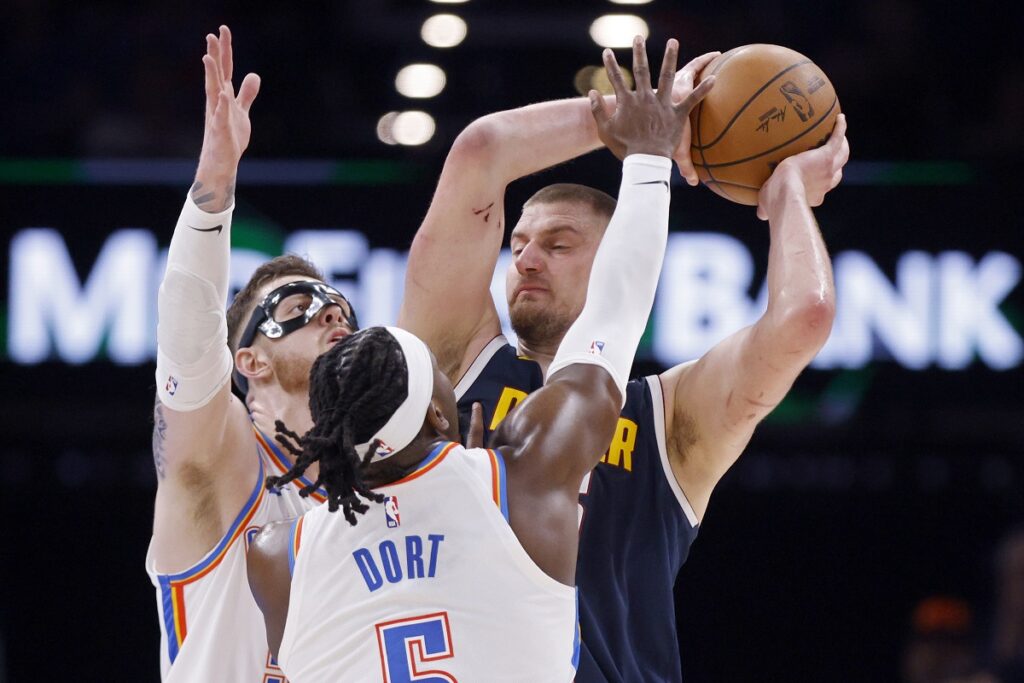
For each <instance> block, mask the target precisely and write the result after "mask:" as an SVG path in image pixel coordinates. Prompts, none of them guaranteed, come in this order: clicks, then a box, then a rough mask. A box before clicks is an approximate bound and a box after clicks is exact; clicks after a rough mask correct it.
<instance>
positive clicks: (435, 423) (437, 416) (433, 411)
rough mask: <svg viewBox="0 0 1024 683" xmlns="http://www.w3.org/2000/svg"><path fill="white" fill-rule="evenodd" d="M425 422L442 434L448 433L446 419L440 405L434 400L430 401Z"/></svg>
mask: <svg viewBox="0 0 1024 683" xmlns="http://www.w3.org/2000/svg"><path fill="white" fill-rule="evenodd" d="M427 421H428V422H429V423H430V426H431V427H433V428H434V429H436V430H437V431H439V432H441V433H442V434H443V433H445V432H447V431H448V426H449V425H448V418H447V417H445V416H444V411H443V410H441V404H440V403H439V402H438V400H437V399H436V398H432V399H430V407H429V408H427Z"/></svg>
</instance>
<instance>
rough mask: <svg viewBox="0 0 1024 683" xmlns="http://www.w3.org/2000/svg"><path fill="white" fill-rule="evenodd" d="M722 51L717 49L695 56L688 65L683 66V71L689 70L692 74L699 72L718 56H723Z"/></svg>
mask: <svg viewBox="0 0 1024 683" xmlns="http://www.w3.org/2000/svg"><path fill="white" fill-rule="evenodd" d="M721 54H722V53H721V52H719V51H717V50H715V51H714V52H705V53H704V54H702V55H701V56H700V57H694V58H693V59H691V60H690V61H689V62H687V63H686V66H684V67H683V71H689V72H690V73H691V74H699V73H700V72H701V71H703V70H704V68H705V67H707V65H708V64H710V63H711V62H713V61H714V60H715V58H716V57H719V56H721Z"/></svg>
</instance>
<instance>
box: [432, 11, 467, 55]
mask: <svg viewBox="0 0 1024 683" xmlns="http://www.w3.org/2000/svg"><path fill="white" fill-rule="evenodd" d="M467 30H468V29H467V27H466V22H465V21H463V20H462V18H461V17H458V16H456V15H454V14H435V15H434V16H432V17H430V18H429V19H427V20H426V21H425V22H423V28H422V29H420V37H422V38H423V42H424V43H426V44H427V45H430V46H431V47H455V46H456V45H458V44H459V43H461V42H462V41H463V40H464V39H465V38H466V31H467Z"/></svg>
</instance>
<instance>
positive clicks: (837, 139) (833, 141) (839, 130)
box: [828, 114, 846, 151]
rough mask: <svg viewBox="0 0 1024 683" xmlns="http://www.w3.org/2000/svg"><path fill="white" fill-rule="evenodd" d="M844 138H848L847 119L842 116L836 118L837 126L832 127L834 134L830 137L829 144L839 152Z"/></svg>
mask: <svg viewBox="0 0 1024 683" xmlns="http://www.w3.org/2000/svg"><path fill="white" fill-rule="evenodd" d="M844 137H846V117H845V116H843V115H842V114H840V115H839V116H837V117H836V123H835V125H834V126H832V134H831V135H830V136H829V138H828V142H829V144H830V145H832V147H833V148H834V149H835V150H836V151H838V150H839V147H840V145H841V144H842V140H843V138H844Z"/></svg>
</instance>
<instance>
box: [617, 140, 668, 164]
mask: <svg viewBox="0 0 1024 683" xmlns="http://www.w3.org/2000/svg"><path fill="white" fill-rule="evenodd" d="M675 151H676V148H675V147H674V146H673V145H672V144H671V143H665V142H653V141H643V142H630V143H626V152H625V154H624V155H623V158H624V159H625V158H628V157H631V156H633V155H635V154H646V155H648V156H653V157H664V158H666V159H669V160H671V159H672V154H673V153H674V152H675Z"/></svg>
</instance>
